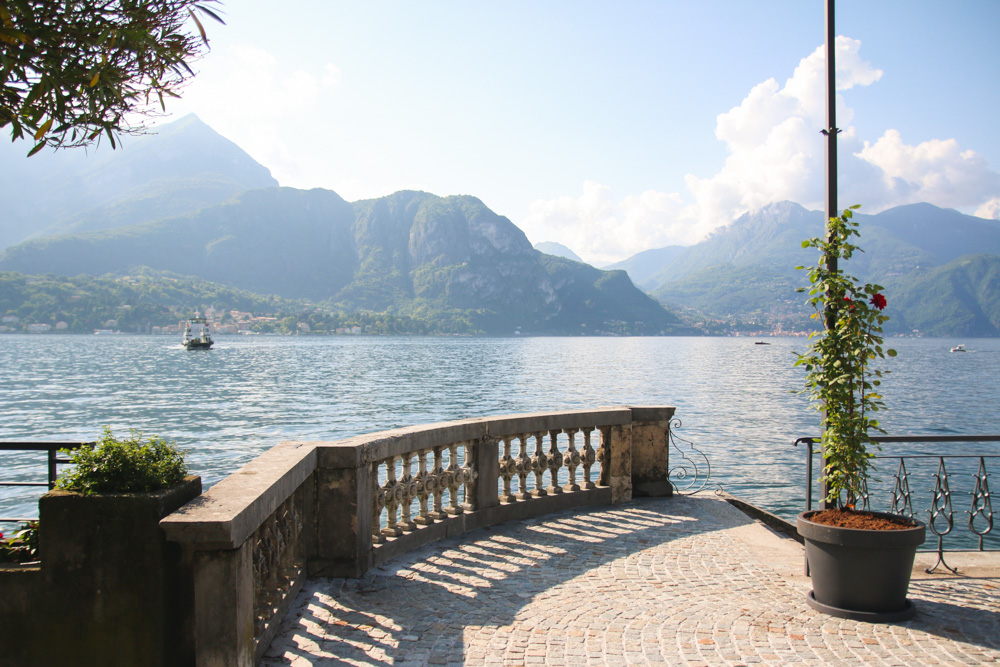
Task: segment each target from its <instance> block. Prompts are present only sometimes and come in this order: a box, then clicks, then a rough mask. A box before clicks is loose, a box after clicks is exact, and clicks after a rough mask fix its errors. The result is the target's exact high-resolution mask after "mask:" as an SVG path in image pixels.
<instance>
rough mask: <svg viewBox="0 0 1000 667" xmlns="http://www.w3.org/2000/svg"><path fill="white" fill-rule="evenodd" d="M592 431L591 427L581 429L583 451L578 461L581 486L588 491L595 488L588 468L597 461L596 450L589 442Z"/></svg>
mask: <svg viewBox="0 0 1000 667" xmlns="http://www.w3.org/2000/svg"><path fill="white" fill-rule="evenodd" d="M593 431H594V429H592V428H585V429H583V451H582V452H581V454H580V463H581V464H582V465H583V488H584V489H585V490H588V491H589V490H590V489H593V488H595V485H594V481H593V479H592V478H591V476H590V469H591V467H592V466H593V465H594V463H595V462H596V461H597V452H596V451H595V450H594V447H593V445H591V444H590V434H591V433H592V432H593ZM571 442H572V441H571Z"/></svg>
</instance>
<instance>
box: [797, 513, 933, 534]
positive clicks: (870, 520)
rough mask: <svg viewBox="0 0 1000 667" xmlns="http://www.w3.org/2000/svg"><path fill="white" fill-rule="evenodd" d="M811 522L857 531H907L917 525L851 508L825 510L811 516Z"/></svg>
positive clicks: (906, 520) (902, 518)
mask: <svg viewBox="0 0 1000 667" xmlns="http://www.w3.org/2000/svg"><path fill="white" fill-rule="evenodd" d="M809 520H810V521H812V522H813V523H821V524H823V525H824V526H837V527H838V528H854V529H857V530H906V529H907V528H913V526H915V525H916V524H915V523H914V522H913V521H910V520H909V519H906V518H904V517H892V516H887V515H885V514H881V513H874V512H865V511H861V510H855V509H852V508H850V507H844V508H841V507H838V508H836V509H828V510H823V511H821V512H817V513H815V514H813V515H812V516H810V517H809Z"/></svg>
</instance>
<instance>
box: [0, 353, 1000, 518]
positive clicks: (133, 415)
mask: <svg viewBox="0 0 1000 667" xmlns="http://www.w3.org/2000/svg"><path fill="white" fill-rule="evenodd" d="M766 340H767V342H769V343H770V344H769V345H754V340H753V339H749V338H695V337H691V338H409V337H369V336H358V337H347V336H340V337H272V336H228V337H226V336H219V337H218V340H217V342H216V345H215V347H214V348H213V349H212V350H209V351H188V350H185V349H184V348H182V347H181V345H180V341H179V340H177V339H175V338H173V337H170V338H166V337H159V336H60V335H40V336H29V335H0V441H20V440H36V441H44V440H66V441H84V440H94V439H96V438H97V437H99V435H100V433H101V428H102V426H104V425H110V426H112V427H113V428H114V430H115V432H116V433H119V434H126V433H127V431H128V429H129V428H137V429H140V430H142V431H144V432H145V433H147V434H149V433H155V434H158V435H162V436H164V437H166V438H169V439H172V440H175V441H176V442H177V443H178V445H179V446H180V447H181V448H182V449H184V450H185V451H187V452H188V457H187V460H188V463H189V465H190V467H191V469H192V472H194V473H195V474H199V475H201V476H202V478H203V481H204V483H205V484H206V485H209V486H210V485H211V484H213V483H215V482H217V481H218V480H219V479H221V478H223V477H225V476H226V475H227V474H229V473H231V472H233V471H234V470H236V469H237V468H239V467H240V466H241V465H243V464H244V463H246V462H247V461H249V460H251V459H252V458H254V457H255V456H257V455H258V454H260V453H261V452H263V451H264V450H266V449H268V448H269V447H272V446H273V445H275V444H277V443H278V442H280V441H282V440H287V439H309V440H336V439H340V438H344V437H347V436H350V435H356V434H359V433H365V432H370V431H378V430H383V429H388V428H394V427H398V426H405V425H411V424H423V423H430V422H436V421H445V420H452V419H464V418H470V417H479V416H487V415H500V414H509V413H519V412H542V411H550V410H564V409H581V408H591V407H596V406H602V405H627V404H632V405H673V406H676V408H677V417H678V418H679V419H680V420H681V421H682V426H681V427H680V429H678V430H677V434H678V435H679V436H681V437H683V438H685V439H687V440H690V441H691V442H692V443H693V444H694V446H696V447H697V448H699V449H700V450H702V451H703V452H704V453H705V454H706V455H707V456H708V458H709V460H710V461H711V466H712V478H711V482H710V488H715V487H716V486H721V487H722V488H724V489H725V490H726V491H729V492H731V493H733V494H735V495H738V496H740V497H743V498H745V499H747V500H749V501H751V502H753V503H755V504H758V505H760V506H762V507H765V508H767V509H769V510H771V511H772V512H775V513H777V514H779V515H782V516H785V517H792V516H794V515H795V513H797V512H798V511H801V509H802V508H803V506H804V502H805V501H804V484H805V452H804V451H803V450H802V448H801V447H799V448H796V447H793V446H792V443H793V441H794V440H795V439H796V438H798V437H800V436H805V435H813V434H815V433H816V432H817V430H818V416H817V415H816V414H815V413H814V412H812V411H811V410H810V408H809V406H808V403H807V401H806V400H805V398H803V397H801V396H797V395H795V394H792V393H791V392H792V391H794V390H796V389H798V388H800V386H801V380H802V375H803V371H802V370H801V369H796V368H793V367H792V362H793V354H792V353H793V351H802V350H804V348H805V346H806V344H807V342H806V339H804V338H767V339H766ZM958 343H965V344H966V345H967V347H968V349H969V351H968V352H966V353H964V354H959V353H950V351H949V350H950V348H951V347H952V346H953V345H956V344H958ZM891 347H895V348H896V349H897V350H898V351H899V356H898V357H896V358H895V359H891V360H887V362H886V367H887V368H889V369H891V371H892V373H891V374H890V375H889V377H888V378H887V380H886V382H885V385H884V389H885V395H886V403H887V404H888V407H889V411H888V412H887V413H885V415H884V416H883V425H884V426H885V427H886V429H887V430H888V431H889V433H890V434H893V435H902V434H957V433H964V434H976V433H1000V416H998V410H997V408H998V406H1000V382H998V380H997V378H998V377H1000V340H995V339H976V340H971V341H970V340H965V341H961V340H947V339H893V340H892V341H891ZM942 447H948V446H947V445H938V446H937V450H936V451H939V450H940V449H941V448H942ZM951 447H961V446H951ZM983 447H984V446H982V445H980V446H978V449H983ZM987 447H988V448H989V450H990V451H991V452H992V453H1000V447H998V446H997V445H996V444H992V445H989V446H987ZM0 456H2V457H3V458H2V459H0V465H2V472H0V478H2V480H3V481H29V480H30V481H37V480H43V479H44V474H45V473H44V466H43V465H41V461H42V460H43V458H42V455H38V454H27V453H25V454H21V453H14V454H10V453H8V454H0ZM894 471H895V467H893V469H892V470H888V471H883V472H887V474H888V476H889V477H891V474H892V472H894ZM991 471H992V472H994V473H995V472H996V469H995V468H993V467H991ZM963 476H967V477H971V473H970V474H968V475H966V473H965V472H964V471H961V474H956V475H955V476H954V477H955V478H954V479H953V481H952V493H953V502H954V504H955V510H956V522H957V523H962V522H967V515H965V514H964V512H965V511H966V510H967V509H968V507H969V505H970V502H971V501H970V498H971V496H970V493H969V492H970V491H971V484H970V483H969V481H968V480H967V479H965V477H963ZM960 477H961V479H959V478H960ZM967 487H968V488H967ZM926 495H927V499H924V500H920V502H921V503H922V506H924V507H926V506H928V505H929V497H930V492H929V491H928V492H927V494H926ZM36 497H37V493H27V492H26V491H24V490H23V489H22V490H16V489H11V488H4V487H0V516H8V517H9V516H36V515H37V508H36V506H35V498H36ZM8 527H9V525H8ZM0 530H2V527H0Z"/></svg>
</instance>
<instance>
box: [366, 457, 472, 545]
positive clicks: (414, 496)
mask: <svg viewBox="0 0 1000 667" xmlns="http://www.w3.org/2000/svg"><path fill="white" fill-rule="evenodd" d="M474 444H475V443H473V442H454V443H451V444H445V445H435V446H434V447H429V448H427V449H421V450H418V451H415V452H409V453H406V454H402V455H399V456H391V457H389V458H387V459H382V460H380V461H376V462H375V463H373V464H372V478H373V482H372V483H373V484H374V486H375V490H374V502H373V512H374V516H373V523H372V526H373V534H372V542H373V543H374V544H381V543H383V542H385V540H386V539H387V538H392V537H399V536H400V535H403V534H404V533H409V532H412V531H414V530H419V529H420V528H421V527H423V526H429V525H431V524H433V523H435V522H437V521H442V520H444V519H446V518H448V517H449V516H457V515H459V514H463V513H464V512H465V511H466V510H468V509H471V507H470V505H469V502H468V499H469V498H472V497H474V494H475V483H476V471H475V469H474V468H473V467H472V457H473V456H474V455H475V451H474V450H475V447H474ZM459 449H461V450H462V452H461V457H460V454H459ZM446 453H447V457H448V465H447V466H445V464H444V459H445V454H446ZM414 459H416V470H414ZM460 460H461V464H460V463H459V461H460ZM397 468H399V470H400V471H401V472H400V474H397ZM463 487H464V498H465V499H466V502H464V503H459V490H460V489H463ZM445 493H447V494H448V503H447V506H446V505H445ZM414 510H415V511H416V513H415V514H414ZM383 513H384V514H385V519H384V520H383V518H382V517H383Z"/></svg>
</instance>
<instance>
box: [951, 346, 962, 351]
mask: <svg viewBox="0 0 1000 667" xmlns="http://www.w3.org/2000/svg"><path fill="white" fill-rule="evenodd" d="M951 351H952V352H965V346H964V345H956V346H955V347H953V348H951Z"/></svg>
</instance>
